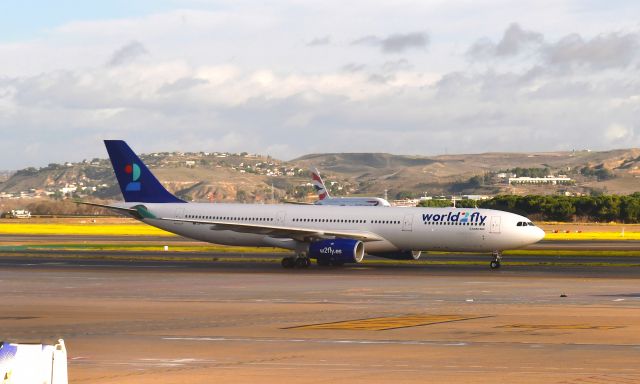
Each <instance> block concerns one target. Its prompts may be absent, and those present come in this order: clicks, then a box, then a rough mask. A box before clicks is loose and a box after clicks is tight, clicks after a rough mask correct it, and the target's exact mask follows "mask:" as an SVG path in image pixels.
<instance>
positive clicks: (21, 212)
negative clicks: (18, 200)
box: [9, 209, 31, 219]
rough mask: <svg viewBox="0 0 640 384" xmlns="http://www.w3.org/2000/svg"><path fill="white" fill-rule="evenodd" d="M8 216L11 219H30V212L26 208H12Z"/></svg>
mask: <svg viewBox="0 0 640 384" xmlns="http://www.w3.org/2000/svg"><path fill="white" fill-rule="evenodd" d="M9 217H10V218H12V219H30V218H31V212H29V211H27V210H26V209H12V210H11V211H10V212H9Z"/></svg>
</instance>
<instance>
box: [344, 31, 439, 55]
mask: <svg viewBox="0 0 640 384" xmlns="http://www.w3.org/2000/svg"><path fill="white" fill-rule="evenodd" d="M429 41H430V40H429V35H427V34H426V33H424V32H412V33H406V34H393V35H389V36H387V37H377V36H373V35H369V36H364V37H361V38H359V39H356V40H354V41H352V42H351V45H370V46H375V47H380V49H381V50H382V52H383V53H402V52H405V51H407V50H409V49H419V50H420V49H421V50H426V49H427V46H428V45H429Z"/></svg>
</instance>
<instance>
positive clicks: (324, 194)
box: [311, 168, 391, 207]
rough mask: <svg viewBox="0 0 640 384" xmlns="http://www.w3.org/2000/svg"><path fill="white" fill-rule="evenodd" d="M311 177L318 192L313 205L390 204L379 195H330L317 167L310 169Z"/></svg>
mask: <svg viewBox="0 0 640 384" xmlns="http://www.w3.org/2000/svg"><path fill="white" fill-rule="evenodd" d="M311 179H312V180H313V188H314V189H315V190H316V192H317V193H318V200H317V201H316V202H315V203H314V204H315V205H341V206H346V205H348V206H374V207H390V206H391V204H389V202H388V201H387V200H385V199H382V198H380V197H331V195H329V191H328V190H327V187H326V186H325V185H324V181H322V178H321V177H320V172H318V169H317V168H312V169H311Z"/></svg>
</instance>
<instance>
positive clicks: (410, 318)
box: [284, 315, 490, 331]
mask: <svg viewBox="0 0 640 384" xmlns="http://www.w3.org/2000/svg"><path fill="white" fill-rule="evenodd" d="M486 317H490V316H460V315H407V316H390V317H373V318H368V319H358V320H347V321H336V322H331V323H322V324H310V325H301V326H295V327H287V328H284V329H338V330H359V331H384V330H389V329H398V328H407V327H418V326H422V325H431V324H440V323H448V322H452V321H462V320H471V319H482V318H486Z"/></svg>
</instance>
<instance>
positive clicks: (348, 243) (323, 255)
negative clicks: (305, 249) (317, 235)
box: [309, 239, 364, 265]
mask: <svg viewBox="0 0 640 384" xmlns="http://www.w3.org/2000/svg"><path fill="white" fill-rule="evenodd" d="M309 257H310V258H312V259H317V261H318V264H319V265H342V264H345V263H359V262H361V261H362V259H363V258H364V243H363V242H362V241H359V240H352V239H333V240H320V241H314V242H313V243H311V244H309Z"/></svg>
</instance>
